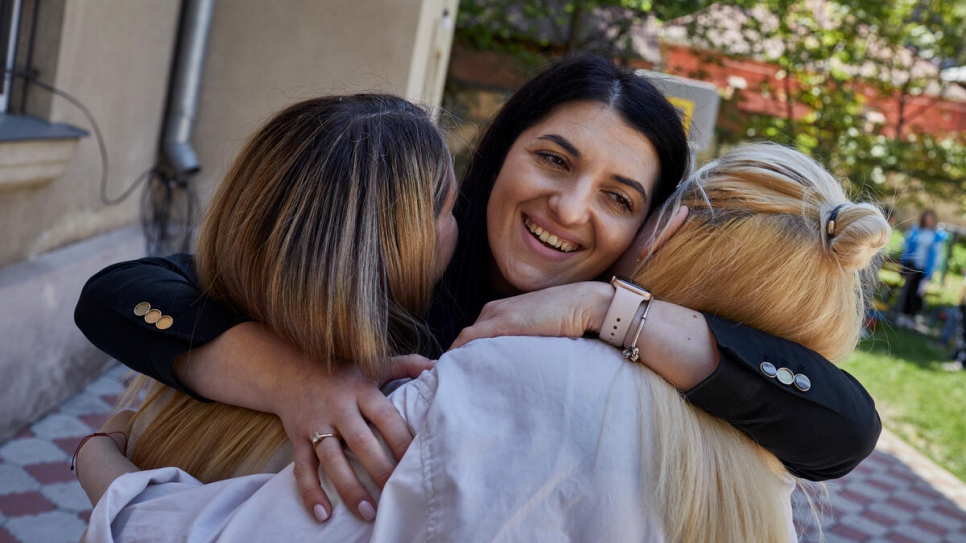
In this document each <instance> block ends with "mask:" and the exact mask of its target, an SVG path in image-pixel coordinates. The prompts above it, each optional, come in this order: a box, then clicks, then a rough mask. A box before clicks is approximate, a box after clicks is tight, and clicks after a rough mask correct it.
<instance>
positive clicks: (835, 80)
mask: <svg viewBox="0 0 966 543" xmlns="http://www.w3.org/2000/svg"><path fill="white" fill-rule="evenodd" d="M728 4H729V7H730V8H731V11H730V13H737V14H739V16H737V17H727V18H724V17H721V16H720V13H718V14H717V15H718V16H715V10H714V9H711V10H707V11H706V12H703V13H701V14H697V15H695V16H693V17H690V18H689V20H688V21H687V28H688V34H689V36H690V37H691V39H692V43H693V44H695V45H698V46H701V47H704V48H707V49H710V50H714V51H718V52H723V53H725V54H727V55H729V56H732V57H734V56H737V57H746V58H751V59H755V60H764V61H766V62H768V63H770V64H773V65H775V66H777V67H779V68H780V72H779V77H778V78H777V84H772V85H766V87H765V88H763V89H755V90H756V91H758V90H760V91H762V92H763V94H764V95H765V96H767V97H770V98H771V99H773V100H776V101H777V102H779V103H780V104H781V106H782V107H781V113H780V114H778V115H754V116H751V117H750V118H747V119H745V120H744V130H737V131H734V132H732V134H731V138H732V139H745V138H747V137H749V136H751V137H757V138H767V139H771V140H774V141H779V142H783V143H790V144H794V145H796V146H798V147H799V148H800V149H801V150H803V151H805V152H807V153H811V154H813V155H815V156H817V157H819V158H821V159H823V160H824V161H825V163H826V164H827V165H828V166H829V167H830V168H832V169H833V170H834V171H835V172H836V173H837V174H839V175H841V176H843V177H847V178H849V179H850V180H851V181H852V182H853V183H854V184H855V186H856V188H858V189H860V190H861V191H864V192H871V193H873V194H875V195H877V196H886V197H892V196H899V197H902V196H903V193H904V192H910V191H914V190H919V189H925V190H927V191H929V192H931V193H933V194H936V195H941V196H944V197H949V196H952V195H954V194H957V195H962V194H963V189H964V184H966V168H964V164H966V162H964V161H966V138H964V135H963V134H962V133H959V134H935V133H926V132H924V131H922V130H919V129H916V128H914V127H913V125H912V124H911V123H912V122H913V121H915V120H916V119H917V118H919V117H920V116H921V115H923V114H924V113H926V112H927V111H929V110H930V108H932V107H933V106H934V105H935V103H936V102H938V101H940V100H943V99H944V97H945V96H946V94H947V91H948V89H949V88H950V85H952V83H950V82H947V81H944V80H943V79H941V78H940V70H941V69H942V68H945V67H949V66H958V65H963V64H966V1H964V0H952V1H951V0H890V1H888V2H883V1H881V0H842V1H838V2H835V1H822V2H817V1H812V0H756V1H754V2H752V1H750V0H745V1H737V2H732V3H728ZM716 7H719V8H720V5H719V6H716ZM723 25H725V26H730V30H731V31H730V32H722V26H723ZM735 25H737V26H735ZM923 97H925V98H926V100H925V102H926V103H925V105H923V104H922V102H923V100H922V98H923ZM884 104H885V105H888V106H890V108H891V109H892V110H894V111H896V112H897V113H896V115H895V116H893V117H892V118H890V119H888V120H886V116H885V115H883V114H882V113H881V112H879V111H877V109H876V108H878V107H882V106H883V105H884Z"/></svg>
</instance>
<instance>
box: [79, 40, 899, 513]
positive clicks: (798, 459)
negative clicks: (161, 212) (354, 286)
mask: <svg viewBox="0 0 966 543" xmlns="http://www.w3.org/2000/svg"><path fill="white" fill-rule="evenodd" d="M688 160H689V150H688V147H687V140H686V136H685V134H684V128H683V126H682V125H681V122H680V118H679V116H678V114H677V112H676V110H675V109H674V108H673V107H672V106H671V104H670V103H669V102H668V101H667V100H666V99H665V98H664V97H663V96H662V95H661V94H660V92H658V91H657V90H656V89H655V88H654V86H653V85H651V84H650V83H648V82H647V80H646V79H644V78H642V77H640V76H638V75H635V74H634V73H632V72H629V71H626V70H623V69H621V68H619V67H617V66H615V65H614V64H613V63H612V62H610V61H608V60H605V59H601V58H596V57H584V56H581V57H574V58H569V59H564V60H562V61H559V62H557V63H555V64H553V65H552V66H550V67H549V69H548V70H547V71H545V72H544V73H543V74H541V75H539V76H537V77H536V78H534V79H533V80H531V81H530V82H528V83H527V84H526V85H524V86H523V87H522V88H521V89H520V90H519V91H517V92H516V93H515V94H514V95H513V97H511V98H510V100H509V101H508V102H507V104H506V106H504V108H503V109H502V110H501V111H500V113H499V114H498V115H497V117H496V118H495V119H494V120H493V122H492V123H491V125H490V127H489V128H488V129H487V131H486V134H485V135H484V137H483V139H482V141H481V142H480V144H479V147H478V148H477V151H476V154H475V155H474V158H473V160H472V162H471V164H470V166H469V168H468V170H467V172H466V175H465V176H464V180H463V184H462V186H461V194H460V198H459V201H458V202H457V208H456V211H455V216H456V219H457V221H458V223H459V227H460V238H459V241H458V243H457V248H456V253H455V256H454V258H453V262H452V264H451V265H450V267H449V268H448V269H447V270H446V273H445V275H444V277H443V280H442V282H441V283H440V285H439V286H438V288H437V289H436V294H437V295H436V296H435V298H434V301H433V305H432V307H431V308H430V310H429V312H428V314H427V316H426V321H427V322H428V324H429V326H430V328H431V329H432V331H433V333H434V335H435V338H436V340H437V342H438V343H439V344H440V345H442V346H444V347H445V346H448V345H449V344H450V342H451V341H453V340H454V338H456V337H457V335H458V334H459V333H460V330H461V329H462V328H464V327H465V326H468V325H470V324H472V323H473V322H474V321H475V320H476V319H477V317H478V316H479V314H480V311H481V310H482V309H483V307H484V305H485V304H486V303H488V302H492V301H494V300H498V299H500V298H504V297H506V296H511V295H514V294H518V293H521V292H527V291H531V290H533V289H538V288H546V287H553V286H559V285H565V284H568V283H572V282H576V281H589V280H594V279H599V278H608V276H607V275H603V276H602V274H603V273H604V272H605V270H607V269H608V268H609V267H610V266H611V265H612V264H613V263H614V260H615V259H616V258H617V256H618V255H619V254H620V253H622V252H623V251H624V250H625V249H626V248H627V247H628V245H629V244H630V243H631V242H632V240H633V239H634V236H635V233H636V232H637V231H638V230H639V228H640V227H641V225H642V224H643V223H644V220H645V218H646V217H647V216H648V214H649V212H650V211H651V210H653V209H655V208H656V207H657V206H659V205H661V204H662V203H663V201H664V200H665V199H666V198H667V196H668V195H669V194H671V193H672V192H673V190H674V188H675V186H676V185H677V183H678V182H679V181H680V179H681V178H682V176H683V175H684V174H685V173H686V172H687V170H688ZM684 265H685V266H687V263H684ZM604 286H606V285H604ZM607 288H610V287H607ZM613 292H614V291H613V289H611V293H612V294H613ZM145 301H147V302H150V303H152V304H155V305H157V304H163V305H164V307H165V309H166V310H167V311H169V312H170V314H171V315H172V316H174V321H175V323H174V326H172V327H171V328H170V329H168V330H158V329H157V328H156V327H155V326H152V325H150V324H148V323H145V322H144V321H143V319H141V318H140V317H137V316H135V315H134V314H133V313H132V311H131V309H132V308H133V307H135V306H136V305H137V304H138V303H140V302H145ZM674 311H675V310H672V309H667V310H666V312H665V314H666V315H667V319H668V320H667V322H668V323H671V322H673V323H674V324H675V326H674V327H672V328H670V329H669V330H667V332H666V333H658V332H657V330H659V329H660V328H658V327H645V329H644V331H643V334H644V336H642V337H647V338H648V340H649V343H648V348H646V349H642V350H641V352H640V361H641V362H642V363H643V364H645V365H647V366H648V367H649V368H651V369H652V370H654V371H655V372H656V373H657V374H658V375H660V376H662V377H664V378H665V379H667V380H668V382H669V383H670V384H671V385H673V386H675V387H677V388H678V389H679V390H681V391H682V392H683V393H684V394H685V395H686V397H687V398H688V400H689V401H690V402H691V403H692V404H694V405H696V406H698V407H700V408H702V409H704V410H705V411H707V412H708V413H710V414H712V415H714V416H717V417H720V418H722V419H724V420H725V421H728V422H730V423H731V424H733V425H734V426H735V427H736V428H738V429H739V430H740V431H742V432H743V433H745V434H747V435H749V436H751V437H752V438H753V439H754V440H755V441H756V442H757V443H759V444H761V445H762V446H763V447H765V448H766V449H767V450H769V451H771V452H772V453H774V454H775V455H776V456H777V457H778V458H779V459H780V460H781V461H782V462H783V463H784V465H785V466H786V467H787V468H788V469H789V470H790V471H791V472H792V473H793V474H795V475H797V476H801V477H805V478H808V479H812V480H822V479H828V478H832V477H839V476H842V475H844V474H845V473H848V472H849V471H850V470H851V469H852V468H854V467H855V466H856V465H857V464H858V463H859V462H860V461H861V460H862V459H864V458H865V457H866V456H867V455H868V454H869V453H870V452H871V450H872V449H873V447H874V445H875V442H876V440H877V439H878V435H879V431H880V429H881V426H880V423H879V419H878V415H877V414H876V412H875V407H874V404H873V402H872V400H871V398H870V397H869V396H868V394H867V393H866V392H865V390H864V389H863V388H862V387H861V385H859V384H858V383H857V382H856V381H855V380H854V379H852V378H851V377H850V376H849V375H848V374H846V373H844V372H841V371H839V370H838V369H836V368H834V366H832V365H831V364H830V363H829V362H828V360H826V359H825V358H823V357H822V356H821V355H819V354H817V353H815V352H814V351H812V350H809V349H807V348H805V347H803V346H801V345H798V344H795V343H792V342H790V341H787V340H782V339H779V338H776V337H773V336H770V335H768V334H766V333H762V332H759V331H757V330H754V329H752V328H749V327H747V326H744V325H741V324H737V323H734V322H731V321H727V320H723V319H719V318H716V317H714V316H712V315H709V314H706V315H702V314H694V313H693V312H689V311H687V310H685V309H683V308H677V311H678V313H674ZM672 315H677V317H673V318H672ZM534 318H536V316H534ZM571 318H573V319H574V320H575V321H576V320H578V319H579V318H580V315H578V314H572V316H571ZM75 320H76V322H77V323H78V326H80V328H81V329H82V331H83V332H84V333H85V335H87V337H88V338H90V339H91V341H92V342H94V343H95V344H96V345H97V346H98V347H100V348H102V349H104V350H105V351H107V352H108V353H109V354H111V355H112V356H114V357H115V358H117V359H119V360H121V361H122V362H124V363H125V364H127V365H129V366H130V367H132V368H134V369H136V370H138V371H141V372H144V373H146V374H147V375H149V376H152V377H154V378H156V379H158V380H159V381H161V382H163V383H165V384H167V385H169V386H171V387H174V388H177V389H179V390H181V391H184V392H186V393H189V394H193V395H195V396H196V397H206V398H211V399H214V400H218V401H221V402H225V403H229V404H233V405H240V406H243V407H248V408H251V409H258V410H262V411H267V412H271V413H275V414H277V415H278V416H279V418H280V419H281V420H282V421H283V425H284V427H285V429H286V433H287V435H288V437H289V439H290V441H291V442H292V445H293V448H294V452H293V455H294V460H295V474H296V479H297V481H298V484H299V490H300V493H301V495H302V496H303V497H304V500H305V503H306V505H307V506H308V509H309V510H311V511H316V512H318V511H319V508H321V510H322V511H323V512H324V513H323V514H320V515H318V516H319V518H320V520H322V519H324V518H326V517H328V515H329V514H330V513H331V511H332V509H331V507H330V506H329V502H328V500H327V498H326V496H325V495H324V494H323V493H322V491H321V490H320V487H319V483H318V476H317V470H316V468H317V467H318V465H319V463H320V462H321V465H322V468H323V471H324V472H325V473H326V474H327V475H328V476H329V477H330V478H331V479H332V481H333V483H334V487H335V488H336V489H338V491H339V494H340V495H341V497H342V498H343V502H344V503H347V504H349V506H350V508H351V509H352V510H353V511H354V512H355V513H356V514H357V515H358V516H359V517H360V518H364V519H371V518H372V517H373V516H374V514H375V508H374V503H375V502H374V499H373V497H372V493H371V491H369V490H367V489H366V488H364V487H363V485H362V484H361V483H360V482H359V481H358V480H357V478H356V476H355V474H354V473H353V471H352V470H351V469H350V468H349V464H348V462H347V461H346V456H345V454H344V453H343V447H342V443H340V440H337V439H323V440H321V441H317V440H316V441H315V442H313V440H311V437H312V436H313V435H338V436H341V437H342V438H343V439H344V443H345V445H347V446H348V448H349V449H350V450H351V451H352V452H353V453H355V454H356V455H357V456H358V457H359V458H360V460H361V461H362V464H363V465H364V466H365V467H366V470H367V471H368V472H369V473H370V474H371V475H372V478H373V480H374V481H375V482H376V484H377V486H382V485H383V484H384V483H385V482H386V481H387V479H388V478H389V475H390V474H391V473H392V470H393V459H392V457H391V456H390V455H387V454H385V453H384V452H383V449H382V448H381V447H379V446H378V442H377V440H376V438H375V436H374V435H373V433H372V430H371V429H370V426H369V423H371V424H372V425H374V426H375V427H377V428H378V429H379V430H380V432H381V433H382V435H383V436H385V439H386V441H387V442H388V443H389V445H390V449H391V450H392V451H393V455H392V456H395V458H396V459H397V460H398V459H399V458H401V457H402V455H403V453H404V452H405V451H406V449H407V447H408V446H409V443H410V441H411V439H412V438H411V433H410V432H411V428H410V427H409V426H408V425H407V424H406V423H405V422H404V421H403V420H402V419H401V418H400V417H399V416H398V415H397V414H396V411H395V410H394V409H392V408H391V407H392V406H391V405H390V404H389V402H388V401H387V400H386V399H385V398H384V397H382V396H381V395H380V394H379V393H378V390H377V389H376V387H375V385H373V384H372V383H369V382H368V381H366V380H364V379H363V378H362V376H360V375H359V374H357V373H351V372H343V373H340V374H337V375H332V374H330V373H328V372H327V371H326V369H325V368H326V366H327V365H328V364H329V361H319V360H315V359H312V358H311V357H309V356H306V355H305V353H304V352H300V351H299V350H298V349H297V348H296V347H293V346H292V344H291V342H289V341H285V340H284V339H282V338H280V337H278V335H277V334H272V333H270V332H268V331H266V329H265V327H264V326H262V324H260V323H257V322H249V321H248V319H247V317H246V316H245V315H238V314H236V313H235V312H233V311H230V310H228V309H226V308H224V307H223V306H221V305H219V304H218V303H217V301H216V300H211V299H210V298H208V297H206V296H205V293H204V291H203V289H200V288H199V286H198V281H197V279H196V277H195V272H194V267H193V261H192V259H191V257H190V256H187V255H175V256H173V257H169V258H166V259H144V260H141V261H136V262H128V263H122V264H119V265H115V266H112V267H110V268H107V269H105V270H103V271H102V272H100V273H99V274H98V275H96V276H95V277H94V278H92V279H91V281H89V282H88V284H87V285H86V286H85V288H84V291H83V292H82V295H81V299H80V301H79V302H78V306H77V311H76V319H75ZM423 354H433V355H435V354H436V353H430V352H426V351H424V353H423ZM669 355H673V356H669ZM672 360H673V362H674V363H673V364H669V363H668V361H672ZM763 361H772V362H775V363H779V364H781V365H784V366H787V367H789V368H794V369H795V373H796V374H800V375H803V376H805V377H807V378H808V379H810V380H811V383H812V384H811V385H810V386H808V387H804V386H803V387H795V386H789V385H785V384H782V383H779V382H777V381H776V380H775V379H772V378H771V376H770V375H768V374H766V373H763V371H762V370H761V364H762V362H763ZM770 363H771V362H770ZM227 376H230V378H226V377H227ZM739 398H740V401H737V400H736V399H739ZM802 420H807V421H809V423H808V424H804V425H803V424H800V421H802Z"/></svg>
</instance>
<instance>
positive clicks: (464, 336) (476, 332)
mask: <svg viewBox="0 0 966 543" xmlns="http://www.w3.org/2000/svg"><path fill="white" fill-rule="evenodd" d="M501 325H502V321H501V320H499V318H497V317H494V318H492V319H487V320H483V317H480V318H479V319H477V321H476V322H475V323H474V324H473V325H472V326H467V327H466V328H463V330H461V331H460V335H458V336H456V340H455V341H453V344H452V345H451V346H450V348H449V349H450V350H453V349H458V348H459V347H462V346H463V345H466V344H467V343H469V342H471V341H473V340H476V339H483V338H490V337H497V336H501V335H504V334H503V332H502V326H501Z"/></svg>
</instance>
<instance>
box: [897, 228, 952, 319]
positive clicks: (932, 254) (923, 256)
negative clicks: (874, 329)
mask: <svg viewBox="0 0 966 543" xmlns="http://www.w3.org/2000/svg"><path fill="white" fill-rule="evenodd" d="M945 241H946V232H945V231H943V230H942V229H939V228H937V225H936V212H935V211H933V210H931V209H927V210H925V211H923V212H922V215H921V216H920V217H919V224H918V225H913V226H912V227H911V228H909V231H908V232H906V239H905V241H904V242H903V244H902V257H901V258H900V262H901V263H902V266H903V270H902V277H903V279H905V283H904V284H903V287H902V293H901V294H900V296H899V305H898V308H899V314H898V316H897V317H896V326H898V327H900V328H909V329H912V328H915V318H916V315H917V314H918V313H919V311H920V310H921V309H922V297H923V295H925V294H926V288H927V287H928V286H929V280H930V278H931V277H932V275H933V273H934V272H935V271H936V269H937V267H938V265H939V262H940V259H941V258H942V250H943V247H944V246H945Z"/></svg>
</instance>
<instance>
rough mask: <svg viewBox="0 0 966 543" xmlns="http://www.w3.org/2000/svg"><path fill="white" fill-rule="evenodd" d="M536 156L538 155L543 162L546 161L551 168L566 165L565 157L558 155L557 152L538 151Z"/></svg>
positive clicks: (561, 167)
mask: <svg viewBox="0 0 966 543" xmlns="http://www.w3.org/2000/svg"><path fill="white" fill-rule="evenodd" d="M537 156H539V157H540V159H541V160H542V161H543V162H545V163H547V164H548V165H550V166H551V167H553V168H559V169H565V168H566V167H567V159H565V158H564V157H562V156H560V155H558V154H557V153H553V152H550V151H540V152H538V153H537Z"/></svg>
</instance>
